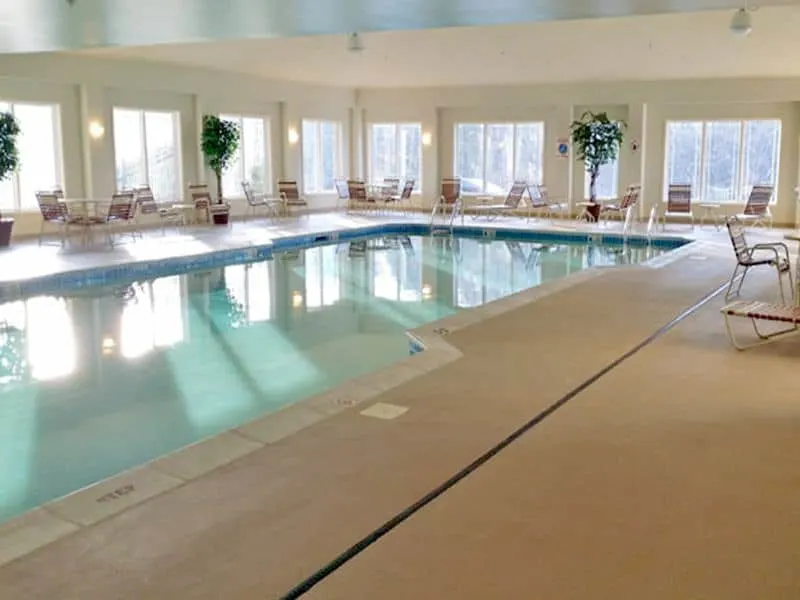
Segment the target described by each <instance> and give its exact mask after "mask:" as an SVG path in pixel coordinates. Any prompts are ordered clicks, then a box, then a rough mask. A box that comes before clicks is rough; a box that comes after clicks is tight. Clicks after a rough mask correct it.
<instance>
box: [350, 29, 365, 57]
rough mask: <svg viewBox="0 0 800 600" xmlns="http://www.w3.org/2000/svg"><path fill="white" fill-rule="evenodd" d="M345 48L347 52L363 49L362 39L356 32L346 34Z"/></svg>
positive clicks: (361, 50)
mask: <svg viewBox="0 0 800 600" xmlns="http://www.w3.org/2000/svg"><path fill="white" fill-rule="evenodd" d="M347 50H348V52H355V53H356V54H358V53H360V52H363V51H364V41H363V40H362V39H361V36H360V35H359V34H358V32H356V33H351V34H350V35H349V36H347Z"/></svg>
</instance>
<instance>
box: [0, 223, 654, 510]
mask: <svg viewBox="0 0 800 600" xmlns="http://www.w3.org/2000/svg"><path fill="white" fill-rule="evenodd" d="M667 251H669V248H668V247H664V248H661V247H659V248H654V247H652V246H648V245H641V246H639V247H635V246H604V245H592V244H585V243H584V244H570V243H564V242H556V243H542V242H534V241H513V240H509V241H498V240H492V239H475V238H468V237H462V238H459V237H450V236H442V237H422V236H405V235H384V236H377V237H372V238H369V239H362V240H356V241H349V242H342V243H338V244H329V245H323V246H316V247H310V248H306V249H301V250H286V251H280V252H279V251H276V252H275V253H274V256H273V257H272V258H271V259H270V260H265V261H261V262H254V263H250V264H236V265H231V266H225V267H220V268H215V269H212V270H203V271H198V272H189V273H186V274H182V275H175V276H170V277H163V278H159V279H155V280H152V281H143V282H136V283H120V284H119V285H113V286H105V287H89V288H83V289H76V290H73V291H69V292H64V293H63V294H62V295H59V296H53V295H50V296H46V295H42V296H36V297H30V298H26V299H22V300H18V301H14V302H7V303H5V304H2V305H0V521H2V520H5V519H8V518H10V517H12V516H14V515H18V514H20V513H22V512H24V511H26V510H28V509H31V508H33V507H36V506H38V505H40V504H42V503H45V502H47V501H49V500H52V499H54V498H58V497H60V496H63V495H65V494H68V493H70V492H72V491H74V490H77V489H79V488H82V487H84V486H86V485H89V484H91V483H94V482H97V481H99V480H102V479H104V478H106V477H109V476H111V475H114V474H116V473H119V472H120V471H123V470H125V469H128V468H131V467H133V466H136V465H139V464H142V463H145V462H147V461H149V460H151V459H153V458H156V457H158V456H160V455H163V454H166V453H168V452H171V451H174V450H176V449H178V448H181V447H183V446H185V445H187V444H190V443H193V442H195V441H197V440H200V439H202V438H205V437H208V436H211V435H214V434H216V433H219V432H222V431H225V430H227V429H230V428H232V427H236V426H238V425H241V424H242V423H245V422H247V421H249V420H252V419H254V418H256V417H259V416H261V415H264V414H266V413H269V412H271V411H274V410H276V409H278V408H280V407H282V406H284V405H286V404H289V403H292V402H296V401H298V400H301V399H303V398H306V397H308V396H311V395H314V394H316V393H319V392H322V391H324V390H327V389H330V388H332V387H334V386H336V385H338V384H341V383H343V382H344V381H346V380H348V379H351V378H353V377H355V376H358V375H361V374H364V373H367V372H371V371H374V370H376V369H379V368H381V367H385V366H387V365H390V364H391V363H393V362H396V361H398V360H400V359H402V358H404V357H406V356H407V355H408V353H409V346H408V340H407V338H406V336H405V335H404V332H405V331H406V330H408V329H411V328H414V327H418V326H420V325H422V324H424V323H428V322H431V321H434V320H437V319H440V318H442V317H445V316H448V315H451V314H454V313H455V312H456V311H458V310H461V309H466V308H470V307H475V306H479V305H482V304H485V303H487V302H491V301H492V300H495V299H498V298H501V297H504V296H508V295H510V294H513V293H515V292H518V291H520V290H524V289H527V288H531V287H533V286H537V285H540V284H541V283H543V282H547V281H551V280H554V279H558V278H562V277H565V276H567V275H569V274H571V273H574V272H577V271H580V270H582V269H586V268H587V267H591V266H600V265H617V264H627V263H640V262H643V261H645V260H649V259H651V258H653V257H655V256H658V255H659V254H662V253H664V252H667Z"/></svg>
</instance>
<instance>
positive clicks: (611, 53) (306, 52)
mask: <svg viewBox="0 0 800 600" xmlns="http://www.w3.org/2000/svg"><path fill="white" fill-rule="evenodd" d="M287 1H288V0H287ZM428 1H431V2H432V1H433V0H428ZM560 1H566V0H560ZM753 17H754V29H753V32H752V34H751V35H750V36H749V37H747V38H740V37H736V36H734V35H732V34H731V33H730V32H729V31H728V24H729V21H730V18H731V12H730V11H717V12H703V13H684V14H670V15H656V16H643V17H624V18H615V19H592V20H581V21H551V22H543V23H532V24H524V25H503V26H491V27H490V26H486V27H460V28H452V29H438V30H421V31H394V32H380V33H371V34H365V35H364V36H363V39H364V45H365V50H364V51H363V52H362V53H360V54H353V53H351V52H348V51H347V47H346V36H344V35H334V36H315V37H294V38H273V39H259V40H236V41H227V42H209V43H195V44H175V45H160V46H148V47H129V48H108V49H93V50H85V51H81V54H84V53H89V54H92V55H100V56H106V57H111V58H121V59H130V58H136V59H146V60H152V61H159V62H167V63H175V64H183V65H195V66H204V67H210V68H214V69H221V70H227V71H238V72H242V73H247V74H252V75H257V76H262V77H270V78H279V79H287V80H295V81H304V82H314V83H327V84H333V85H340V86H348V87H359V88H367V87H407V86H415V87H416V86H441V85H479V84H502V83H543V82H552V83H556V82H560V83H567V82H583V81H609V80H624V81H632V80H658V79H693V78H698V79H699V78H720V77H773V76H774V77H779V76H797V75H800V59H798V57H800V35H798V32H800V7H798V8H795V7H782V8H762V9H760V10H757V11H756V12H754V13H753Z"/></svg>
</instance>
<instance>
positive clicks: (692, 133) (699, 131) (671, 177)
mask: <svg viewBox="0 0 800 600" xmlns="http://www.w3.org/2000/svg"><path fill="white" fill-rule="evenodd" d="M702 139H703V123H702V122H700V121H671V122H669V123H667V173H666V181H665V185H664V197H665V198H666V195H667V188H668V187H669V185H670V184H689V185H691V186H692V189H693V190H694V191H695V193H697V192H698V191H699V187H700V154H701V144H702Z"/></svg>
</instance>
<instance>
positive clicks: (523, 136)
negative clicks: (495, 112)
mask: <svg viewBox="0 0 800 600" xmlns="http://www.w3.org/2000/svg"><path fill="white" fill-rule="evenodd" d="M543 142H544V123H457V124H456V152H455V172H456V175H457V176H459V177H461V189H462V191H463V192H464V193H465V194H492V195H498V196H501V195H504V194H505V193H506V191H507V188H508V186H509V185H510V184H511V183H512V182H513V181H514V180H517V179H523V180H525V181H527V182H528V183H531V184H540V183H542V179H543V177H542V172H543V150H544V148H543Z"/></svg>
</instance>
